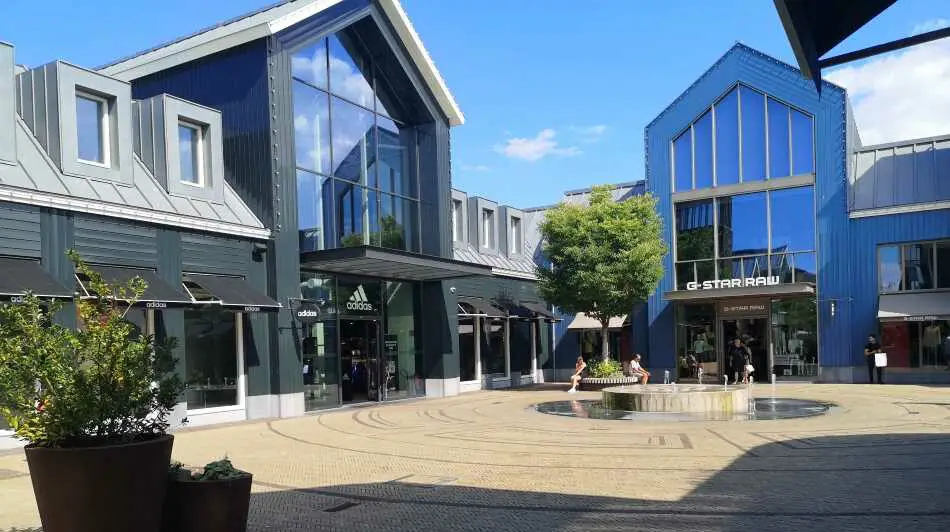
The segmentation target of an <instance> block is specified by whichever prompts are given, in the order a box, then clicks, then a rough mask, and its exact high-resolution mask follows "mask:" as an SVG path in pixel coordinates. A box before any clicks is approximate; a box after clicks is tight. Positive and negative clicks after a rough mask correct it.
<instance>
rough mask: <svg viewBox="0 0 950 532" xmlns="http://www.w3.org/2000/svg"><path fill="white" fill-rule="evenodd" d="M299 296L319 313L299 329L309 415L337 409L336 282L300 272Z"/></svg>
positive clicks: (338, 362)
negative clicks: (313, 319)
mask: <svg viewBox="0 0 950 532" xmlns="http://www.w3.org/2000/svg"><path fill="white" fill-rule="evenodd" d="M300 296H301V298H302V299H303V300H305V301H307V302H309V303H311V304H314V305H316V306H317V307H318V308H320V309H321V311H320V313H319V316H318V317H317V320H316V322H315V323H310V324H304V325H301V336H302V338H303V340H302V342H301V357H300V358H301V364H302V373H303V387H304V408H305V409H306V410H307V411H308V412H309V411H311V410H318V409H320V408H327V407H331V406H337V405H338V404H339V400H340V355H339V344H338V343H337V337H338V326H337V312H336V310H337V309H336V305H337V299H336V283H335V280H334V279H333V277H329V276H326V275H320V274H315V273H309V272H303V273H301V274H300Z"/></svg>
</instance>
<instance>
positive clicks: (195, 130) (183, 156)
mask: <svg viewBox="0 0 950 532" xmlns="http://www.w3.org/2000/svg"><path fill="white" fill-rule="evenodd" d="M201 140H202V139H201V127H200V126H197V125H192V124H188V123H184V122H179V124H178V159H179V171H180V172H181V182H182V183H185V184H188V185H195V186H199V187H200V186H204V160H203V159H204V157H203V155H204V153H202V142H201Z"/></svg>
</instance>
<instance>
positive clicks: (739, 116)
mask: <svg viewBox="0 0 950 532" xmlns="http://www.w3.org/2000/svg"><path fill="white" fill-rule="evenodd" d="M814 137H815V134H814V119H813V118H812V117H811V116H810V115H807V114H805V113H803V112H801V111H799V110H798V109H795V108H793V107H791V106H789V105H787V104H785V103H782V102H780V101H778V100H776V99H774V98H772V97H770V96H766V95H765V94H764V93H762V92H759V91H757V90H755V89H752V88H750V87H748V86H745V85H741V84H740V85H737V86H736V87H734V88H733V89H732V90H730V91H729V92H727V93H726V94H725V95H724V96H723V97H722V98H720V99H719V100H718V101H717V102H715V103H714V104H713V105H712V107H711V109H708V110H706V111H705V112H704V113H703V114H701V115H700V116H699V118H697V119H696V121H695V122H693V123H692V124H691V125H690V126H689V127H688V128H687V129H686V130H685V131H684V132H683V133H682V134H680V135H679V136H678V137H676V139H674V140H673V146H672V149H673V172H672V176H671V177H672V180H673V191H674V192H682V191H686V190H692V189H704V188H710V187H715V186H728V185H735V184H738V183H744V182H754V181H762V180H763V179H775V178H781V177H788V176H793V175H801V174H809V173H814V171H815V161H814V154H815V147H814V144H815V138H814Z"/></svg>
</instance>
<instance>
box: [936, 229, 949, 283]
mask: <svg viewBox="0 0 950 532" xmlns="http://www.w3.org/2000/svg"><path fill="white" fill-rule="evenodd" d="M936 256H937V288H950V241H948V242H937V252H936Z"/></svg>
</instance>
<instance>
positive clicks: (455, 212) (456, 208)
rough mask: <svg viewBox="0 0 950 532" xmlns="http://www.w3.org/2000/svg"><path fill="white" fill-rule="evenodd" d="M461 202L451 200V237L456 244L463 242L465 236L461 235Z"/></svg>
mask: <svg viewBox="0 0 950 532" xmlns="http://www.w3.org/2000/svg"><path fill="white" fill-rule="evenodd" d="M462 216H463V214H462V202H461V201H459V200H452V237H453V239H454V240H455V241H456V242H464V241H465V235H463V234H462V228H463V227H464V225H463V223H462Z"/></svg>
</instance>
